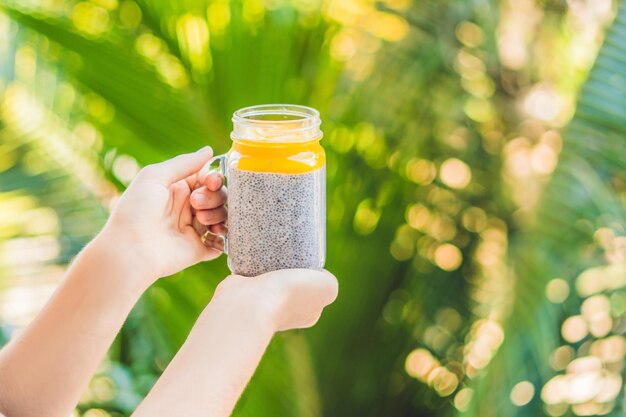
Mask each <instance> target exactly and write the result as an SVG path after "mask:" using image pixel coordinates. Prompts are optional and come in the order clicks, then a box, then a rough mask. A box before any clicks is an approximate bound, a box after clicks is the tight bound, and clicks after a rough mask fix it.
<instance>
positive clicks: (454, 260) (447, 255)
mask: <svg viewBox="0 0 626 417" xmlns="http://www.w3.org/2000/svg"><path fill="white" fill-rule="evenodd" d="M433 258H434V261H435V264H437V266H438V267H439V268H441V269H443V270H444V271H454V270H455V269H458V267H459V266H461V262H462V261H463V255H462V254H461V251H460V250H459V248H457V247H456V246H454V245H453V244H451V243H444V244H442V245H439V246H437V249H435V253H434V256H433Z"/></svg>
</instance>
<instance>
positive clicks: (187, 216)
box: [178, 198, 193, 230]
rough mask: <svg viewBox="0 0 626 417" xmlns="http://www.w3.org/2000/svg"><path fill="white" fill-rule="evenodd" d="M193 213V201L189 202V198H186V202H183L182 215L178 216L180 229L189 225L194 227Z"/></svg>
mask: <svg viewBox="0 0 626 417" xmlns="http://www.w3.org/2000/svg"><path fill="white" fill-rule="evenodd" d="M192 222H193V214H192V211H191V203H189V199H188V198H185V202H184V203H183V207H182V209H181V211H180V216H179V217H178V229H179V230H184V228H185V227H187V226H192V227H193V224H192Z"/></svg>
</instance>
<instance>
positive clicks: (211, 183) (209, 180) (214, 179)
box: [204, 171, 224, 191]
mask: <svg viewBox="0 0 626 417" xmlns="http://www.w3.org/2000/svg"><path fill="white" fill-rule="evenodd" d="M222 185H224V177H223V176H222V174H220V173H219V172H216V171H213V172H211V173H210V174H209V175H207V177H206V179H205V180H204V186H205V187H206V188H208V189H209V191H217V190H219V189H220V188H222Z"/></svg>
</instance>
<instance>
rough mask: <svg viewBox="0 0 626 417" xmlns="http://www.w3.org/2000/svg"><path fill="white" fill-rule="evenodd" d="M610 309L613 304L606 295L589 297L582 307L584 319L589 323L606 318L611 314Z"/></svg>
mask: <svg viewBox="0 0 626 417" xmlns="http://www.w3.org/2000/svg"><path fill="white" fill-rule="evenodd" d="M610 309H611V304H610V303H609V299H608V297H607V296H606V295H594V296H592V297H589V298H587V299H586V300H585V301H584V302H583V304H582V306H581V307H580V311H581V313H582V315H583V317H584V318H585V319H586V320H587V322H589V323H591V322H593V321H595V320H599V319H602V318H604V317H605V316H607V315H608V314H609V311H610Z"/></svg>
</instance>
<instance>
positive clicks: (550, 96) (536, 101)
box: [524, 85, 561, 122]
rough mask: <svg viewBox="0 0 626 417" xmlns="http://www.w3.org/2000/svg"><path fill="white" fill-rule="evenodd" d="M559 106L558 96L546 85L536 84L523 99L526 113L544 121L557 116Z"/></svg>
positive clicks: (549, 120) (552, 119)
mask: <svg viewBox="0 0 626 417" xmlns="http://www.w3.org/2000/svg"><path fill="white" fill-rule="evenodd" d="M560 106H561V100H560V98H559V96H558V95H557V93H556V92H555V91H554V90H553V89H552V87H550V86H548V85H536V86H535V87H533V88H532V89H531V91H530V92H529V93H528V95H527V96H526V98H525V99H524V110H525V111H526V113H527V114H528V115H530V116H532V117H535V118H537V119H539V120H543V121H545V122H551V121H554V120H555V119H556V118H557V116H558V115H559V111H560Z"/></svg>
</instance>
